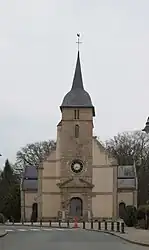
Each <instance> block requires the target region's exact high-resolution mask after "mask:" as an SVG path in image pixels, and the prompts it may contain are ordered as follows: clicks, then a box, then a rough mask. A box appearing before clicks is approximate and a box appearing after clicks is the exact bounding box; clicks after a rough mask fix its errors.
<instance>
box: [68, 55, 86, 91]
mask: <svg viewBox="0 0 149 250" xmlns="http://www.w3.org/2000/svg"><path fill="white" fill-rule="evenodd" d="M71 89H72V90H75V89H84V87H83V81H82V72H81V64H80V54H79V51H78V57H77V63H76V69H75V74H74V78H73V84H72V88H71Z"/></svg>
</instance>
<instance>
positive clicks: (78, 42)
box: [76, 34, 82, 51]
mask: <svg viewBox="0 0 149 250" xmlns="http://www.w3.org/2000/svg"><path fill="white" fill-rule="evenodd" d="M77 37H78V41H77V42H76V43H77V44H78V51H79V48H80V46H79V45H80V44H81V43H82V42H80V34H77Z"/></svg>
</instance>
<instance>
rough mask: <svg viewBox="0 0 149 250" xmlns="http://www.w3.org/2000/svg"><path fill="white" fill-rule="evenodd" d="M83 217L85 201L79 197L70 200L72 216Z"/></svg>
mask: <svg viewBox="0 0 149 250" xmlns="http://www.w3.org/2000/svg"><path fill="white" fill-rule="evenodd" d="M82 215H83V201H82V199H81V198H79V197H74V198H72V199H71V200H70V216H72V217H75V216H78V217H80V216H82Z"/></svg>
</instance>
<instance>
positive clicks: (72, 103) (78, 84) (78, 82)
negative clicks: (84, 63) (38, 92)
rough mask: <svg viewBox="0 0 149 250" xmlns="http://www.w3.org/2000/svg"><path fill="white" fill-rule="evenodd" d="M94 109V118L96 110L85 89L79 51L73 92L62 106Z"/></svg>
mask: <svg viewBox="0 0 149 250" xmlns="http://www.w3.org/2000/svg"><path fill="white" fill-rule="evenodd" d="M74 107H75V108H92V110H93V116H95V109H94V106H93V104H92V101H91V97H90V95H89V94H88V92H87V91H85V89H84V87H83V80H82V72H81V64H80V55H79V51H78V57H77V63H76V69H75V74H74V79H73V84H72V88H71V90H70V91H69V92H68V93H67V94H66V95H65V97H64V99H63V102H62V105H61V106H60V109H61V110H62V108H74Z"/></svg>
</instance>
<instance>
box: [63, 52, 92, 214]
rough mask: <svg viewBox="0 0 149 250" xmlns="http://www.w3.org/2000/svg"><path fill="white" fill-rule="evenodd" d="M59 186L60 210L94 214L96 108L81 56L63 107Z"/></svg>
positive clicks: (71, 212)
mask: <svg viewBox="0 0 149 250" xmlns="http://www.w3.org/2000/svg"><path fill="white" fill-rule="evenodd" d="M60 109H61V113H62V120H61V123H60V126H61V133H60V144H61V146H60V157H61V163H60V183H59V188H60V192H61V203H62V206H61V209H62V210H63V211H65V212H67V214H68V216H70V217H73V216H78V217H79V216H85V217H86V216H88V214H89V213H91V207H92V206H91V193H92V187H93V185H92V137H93V117H94V116H95V109H94V106H93V105H92V101H91V98H90V95H89V94H88V93H87V92H86V91H85V89H84V86H83V80H82V73H81V65H80V53H79V50H78V54H77V62H76V68H75V73H74V78H73V83H72V88H71V90H70V91H69V92H68V93H67V94H66V95H65V97H64V99H63V102H62V104H61V106H60Z"/></svg>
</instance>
